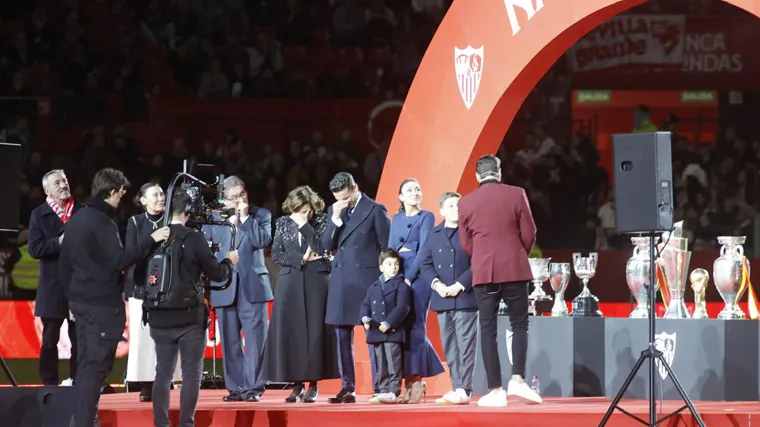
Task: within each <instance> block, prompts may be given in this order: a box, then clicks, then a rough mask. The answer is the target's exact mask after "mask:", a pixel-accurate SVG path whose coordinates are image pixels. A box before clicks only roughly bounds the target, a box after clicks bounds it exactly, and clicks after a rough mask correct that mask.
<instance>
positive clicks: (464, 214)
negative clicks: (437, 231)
mask: <svg viewBox="0 0 760 427" xmlns="http://www.w3.org/2000/svg"><path fill="white" fill-rule="evenodd" d="M459 240H460V242H461V244H462V249H464V251H465V252H467V253H468V254H469V255H470V258H471V259H472V276H473V277H472V282H473V285H475V286H477V285H482V284H486V283H505V282H519V281H528V280H531V279H532V277H533V276H532V274H531V272H530V264H528V254H529V253H530V250H531V249H532V248H533V245H534V244H535V243H536V224H535V223H534V222H533V215H532V214H531V211H530V205H529V204H528V197H527V195H526V194H525V190H523V189H522V188H519V187H513V186H511V185H505V184H502V183H500V182H497V181H494V180H489V181H485V182H482V183H481V184H480V185H479V186H478V188H476V189H475V191H473V192H472V193H470V194H468V195H466V196H464V197H462V199H460V200H459Z"/></svg>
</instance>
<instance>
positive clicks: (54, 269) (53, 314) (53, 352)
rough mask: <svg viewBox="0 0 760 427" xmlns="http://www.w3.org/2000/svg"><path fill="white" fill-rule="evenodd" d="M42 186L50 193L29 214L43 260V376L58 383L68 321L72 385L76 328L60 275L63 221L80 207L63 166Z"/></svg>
mask: <svg viewBox="0 0 760 427" xmlns="http://www.w3.org/2000/svg"><path fill="white" fill-rule="evenodd" d="M42 188H43V190H44V191H45V195H46V196H47V198H46V200H45V203H43V204H41V205H39V206H37V207H36V208H35V209H34V210H33V211H32V214H31V216H30V218H29V236H28V239H29V246H28V247H29V255H30V256H31V257H32V258H34V259H38V260H40V277H39V285H38V287H37V298H36V302H35V305H34V315H35V316H36V317H39V318H40V319H41V320H42V346H41V348H40V371H39V372H40V378H42V384H44V385H47V386H55V385H58V383H59V382H58V381H59V378H58V339H59V338H60V332H61V326H62V325H63V322H64V321H68V322H69V324H68V330H69V339H70V340H71V359H69V378H70V380H67V381H65V382H64V385H71V383H72V382H73V379H74V378H75V377H76V372H77V368H76V366H77V336H76V328H75V327H74V324H72V323H71V319H70V317H69V301H68V299H67V298H66V295H65V294H64V292H63V288H62V286H61V282H60V280H59V279H58V254H59V253H60V252H61V242H62V241H63V233H62V231H63V225H64V224H66V222H67V221H68V220H69V218H71V216H72V215H74V214H75V213H76V212H77V211H78V210H79V208H80V205H79V204H78V203H77V202H76V201H75V200H74V198H73V197H72V196H71V190H70V188H69V182H68V180H67V179H66V174H65V173H64V172H63V170H60V169H55V170H52V171H50V172H48V173H46V174H45V175H44V176H43V177H42Z"/></svg>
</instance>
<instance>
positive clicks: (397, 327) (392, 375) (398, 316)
mask: <svg viewBox="0 0 760 427" xmlns="http://www.w3.org/2000/svg"><path fill="white" fill-rule="evenodd" d="M401 262H402V261H401V256H400V255H399V254H398V253H397V252H396V251H394V250H391V249H386V250H384V251H382V252H380V271H381V272H382V273H383V275H382V276H380V279H378V281H377V282H375V283H373V284H372V285H370V287H369V289H368V290H367V296H366V297H365V298H364V302H363V303H362V306H361V316H362V323H363V324H364V329H366V330H367V344H370V345H371V347H372V352H373V353H374V356H375V363H374V366H372V369H373V370H374V371H375V377H376V378H377V382H378V394H377V395H375V396H374V397H372V398H371V399H370V403H397V402H398V396H399V395H400V394H401V381H402V379H403V378H404V366H403V365H404V353H403V350H402V346H403V343H404V342H405V341H406V331H405V328H404V327H403V326H404V320H405V319H406V316H407V314H409V310H410V307H411V301H412V291H411V289H410V288H409V286H408V285H407V284H406V283H405V282H404V275H403V273H402V271H403V269H402V268H401Z"/></svg>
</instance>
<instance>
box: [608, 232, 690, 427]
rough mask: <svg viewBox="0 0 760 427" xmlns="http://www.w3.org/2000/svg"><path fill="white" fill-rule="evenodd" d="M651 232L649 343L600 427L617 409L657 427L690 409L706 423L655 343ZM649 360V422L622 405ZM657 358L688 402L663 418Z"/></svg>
mask: <svg viewBox="0 0 760 427" xmlns="http://www.w3.org/2000/svg"><path fill="white" fill-rule="evenodd" d="M648 234H649V284H648V285H647V290H648V292H647V297H648V298H649V345H648V346H647V348H646V349H645V350H644V351H642V352H641V356H639V360H637V361H636V364H634V365H633V369H631V372H630V373H629V374H628V378H626V379H625V382H624V383H623V385H622V387H620V390H619V391H618V393H617V396H615V398H614V399H613V400H612V403H611V404H610V407H609V408H608V409H607V413H606V414H604V418H602V422H601V423H599V427H603V426H606V425H607V421H609V420H610V417H612V414H613V413H614V412H615V410H616V409H617V410H618V411H620V412H622V413H623V414H625V415H627V416H629V417H630V418H633V419H634V420H636V421H638V422H640V423H641V424H643V425H645V426H648V427H657V426H658V425H659V424H660V423H662V422H663V421H665V420H668V419H670V418H672V417H674V416H676V415H678V414H680V413H681V412H683V411H684V410H685V409H687V408H688V409H689V412H691V415H692V417H694V421H696V423H697V425H699V426H700V427H705V423H704V421H702V417H701V416H700V415H699V413H698V412H697V409H696V408H695V407H694V404H693V403H692V402H691V399H689V396H688V395H687V394H686V391H685V390H684V389H683V386H681V383H680V382H679V381H678V378H676V374H675V372H673V369H671V368H670V365H669V364H668V362H667V360H665V357H663V355H662V352H661V351H660V350H658V349H657V348H656V347H655V345H654V340H655V338H654V336H655V316H656V313H657V312H656V310H655V305H656V304H657V287H656V283H657V281H656V277H655V261H656V260H655V256H656V254H655V233H654V232H653V231H650V232H649V233H648ZM663 285H664V284H663ZM647 360H649V422H647V421H645V420H643V419H641V418H640V417H638V416H636V415H634V414H632V413H630V412H628V411H626V410H625V409H623V408H621V407H620V401H621V400H622V399H623V395H625V392H626V391H627V390H628V387H630V385H631V383H632V382H633V379H634V378H636V374H637V373H638V372H639V369H641V367H642V366H643V365H644V362H645V361H647ZM655 361H659V362H660V364H661V366H662V367H663V368H665V370H666V371H668V376H669V377H670V379H671V380H672V381H673V385H675V387H676V390H678V394H680V395H681V398H682V399H683V401H684V403H685V404H684V406H682V407H680V408H678V409H677V410H676V411H674V412H671V413H670V414H668V415H666V416H664V417H662V418H660V419H659V420H658V419H657V400H656V399H655V381H656V380H657V378H656V376H655V374H656V369H655Z"/></svg>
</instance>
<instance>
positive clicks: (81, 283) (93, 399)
mask: <svg viewBox="0 0 760 427" xmlns="http://www.w3.org/2000/svg"><path fill="white" fill-rule="evenodd" d="M128 187H129V181H128V180H127V178H126V177H125V176H124V174H123V173H122V172H121V171H118V170H115V169H110V168H106V169H102V170H100V171H98V173H96V174H95V177H94V178H93V180H92V199H93V200H92V202H91V204H90V205H88V206H86V207H84V208H82V209H81V210H80V211H79V212H77V214H76V215H74V216H73V217H71V219H70V220H69V221H68V222H67V223H66V225H65V226H64V236H65V237H64V239H63V242H62V243H61V253H60V256H59V259H58V273H59V275H60V280H61V285H62V286H63V289H64V291H65V292H66V293H67V297H68V299H69V309H70V310H71V312H72V314H73V315H74V323H75V325H76V329H77V343H78V344H79V348H78V350H79V352H78V356H79V357H78V366H77V377H76V379H75V381H74V386H75V387H76V388H77V396H78V400H77V403H76V407H75V409H74V421H73V424H72V425H73V426H74V427H93V426H98V425H99V422H98V420H97V416H98V401H99V400H100V389H101V386H102V385H103V382H104V381H105V380H106V377H107V376H108V374H109V372H110V371H111V368H112V367H113V361H114V356H115V355H116V346H117V345H118V344H119V341H120V340H121V337H122V333H123V332H124V324H125V322H126V314H125V309H124V298H123V297H122V293H123V291H124V286H123V283H122V280H121V275H122V271H123V270H124V269H125V268H127V267H129V266H130V265H132V264H134V263H135V262H136V261H137V260H138V259H140V258H142V257H145V256H147V255H148V254H149V252H150V250H151V247H152V246H153V244H154V243H156V242H160V241H163V240H166V239H167V238H168V237H169V227H163V228H160V229H158V230H156V231H154V232H153V234H151V235H150V236H149V237H148V236H146V237H145V238H144V239H143V240H141V241H138V242H137V246H136V247H132V246H127V247H124V245H122V242H121V238H120V237H119V228H118V227H117V226H116V223H114V221H113V220H112V219H111V214H112V213H113V211H114V210H115V209H116V208H117V207H118V206H119V202H120V201H121V198H122V197H123V196H124V193H126V189H127V188H128Z"/></svg>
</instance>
